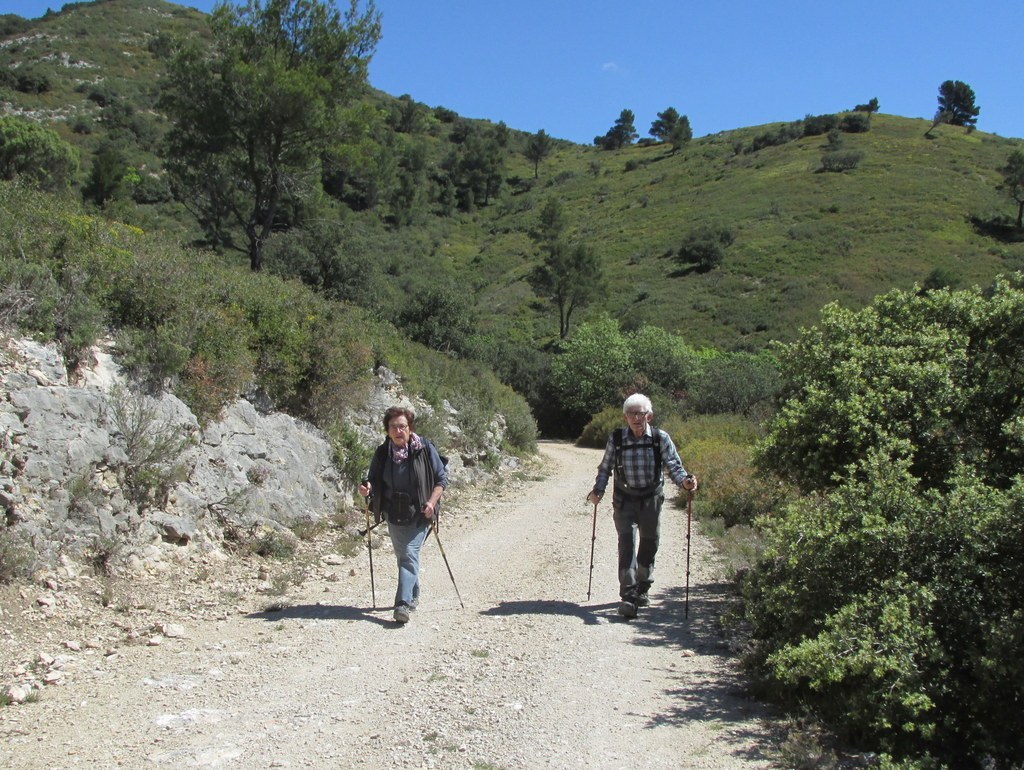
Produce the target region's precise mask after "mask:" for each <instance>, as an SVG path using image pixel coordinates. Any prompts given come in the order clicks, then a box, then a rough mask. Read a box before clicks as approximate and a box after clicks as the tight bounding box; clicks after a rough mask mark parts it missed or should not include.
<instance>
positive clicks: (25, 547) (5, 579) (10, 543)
mask: <svg viewBox="0 0 1024 770" xmlns="http://www.w3.org/2000/svg"><path fill="white" fill-rule="evenodd" d="M34 563H35V550H34V549H33V548H32V544H31V543H30V542H29V541H28V538H27V537H25V536H22V535H20V534H19V533H16V532H14V531H12V530H10V529H7V528H6V527H4V528H0V585H2V584H4V583H11V582H13V581H15V580H22V579H25V578H27V577H28V576H29V575H30V574H31V572H32V565H33V564H34Z"/></svg>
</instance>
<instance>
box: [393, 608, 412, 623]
mask: <svg viewBox="0 0 1024 770" xmlns="http://www.w3.org/2000/svg"><path fill="white" fill-rule="evenodd" d="M395 622H396V623H402V624H403V625H404V624H405V623H408V622H409V605H408V604H399V605H398V606H397V607H395Z"/></svg>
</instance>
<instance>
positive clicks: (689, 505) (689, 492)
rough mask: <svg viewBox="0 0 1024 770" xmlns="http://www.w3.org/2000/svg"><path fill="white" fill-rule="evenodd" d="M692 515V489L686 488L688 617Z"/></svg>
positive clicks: (687, 611) (688, 612) (687, 609)
mask: <svg viewBox="0 0 1024 770" xmlns="http://www.w3.org/2000/svg"><path fill="white" fill-rule="evenodd" d="M692 516H693V490H692V489H689V490H687V495H686V611H685V613H684V614H685V616H686V617H687V618H689V617H690V519H691V518H692Z"/></svg>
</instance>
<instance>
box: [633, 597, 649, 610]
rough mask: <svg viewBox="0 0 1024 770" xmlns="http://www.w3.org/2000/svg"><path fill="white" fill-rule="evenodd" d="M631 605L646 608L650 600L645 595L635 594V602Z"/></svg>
mask: <svg viewBox="0 0 1024 770" xmlns="http://www.w3.org/2000/svg"><path fill="white" fill-rule="evenodd" d="M633 603H634V604H636V606H637V607H646V606H648V605H649V604H650V603H651V600H650V599H649V598H648V597H647V594H637V595H636V600H635V601H634V602H633Z"/></svg>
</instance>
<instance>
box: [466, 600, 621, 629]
mask: <svg viewBox="0 0 1024 770" xmlns="http://www.w3.org/2000/svg"><path fill="white" fill-rule="evenodd" d="M616 607H618V604H599V605H586V606H584V605H581V604H577V603H576V602H566V601H559V600H556V599H522V600H519V601H511V602H501V603H500V604H498V606H497V607H491V608H490V609H489V610H484V611H482V612H481V613H480V614H481V615H490V616H492V617H502V616H507V615H566V616H568V617H575V618H579V619H580V620H582V621H583V622H584V623H585V624H586V625H588V626H594V625H597V624H598V623H600V622H601V621H600V619H599V616H600V615H604V614H606V612H607V611H608V610H614V609H615V608H616Z"/></svg>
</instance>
